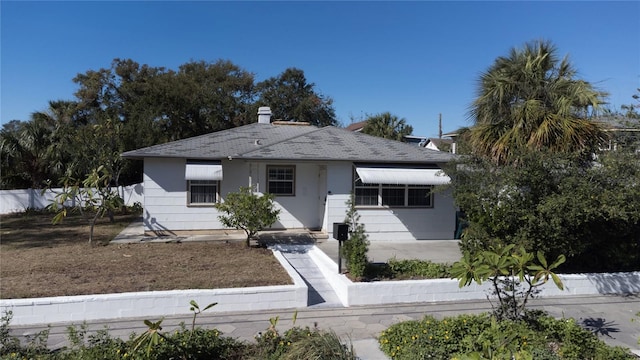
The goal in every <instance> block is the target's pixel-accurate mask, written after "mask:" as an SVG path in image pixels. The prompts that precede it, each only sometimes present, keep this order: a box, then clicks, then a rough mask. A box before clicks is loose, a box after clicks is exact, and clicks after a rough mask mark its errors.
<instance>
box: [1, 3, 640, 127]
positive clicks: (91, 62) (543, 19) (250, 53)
mask: <svg viewBox="0 0 640 360" xmlns="http://www.w3.org/2000/svg"><path fill="white" fill-rule="evenodd" d="M0 14H1V19H0V20H1V22H0V24H1V25H0V27H1V54H0V61H1V63H0V75H1V80H0V85H1V86H0V90H1V94H0V106H1V108H0V121H1V122H2V123H5V122H8V121H10V120H13V119H19V120H27V119H28V118H29V115H30V114H31V113H32V112H34V111H42V110H45V109H46V107H47V105H48V101H49V100H59V99H65V100H72V99H74V97H73V93H74V92H75V91H76V89H77V87H76V86H75V84H74V83H73V82H72V79H73V77H74V76H75V75H76V74H78V73H84V72H86V71H87V70H97V69H99V68H108V67H110V64H111V61H112V60H113V59H114V58H130V59H133V60H134V61H136V62H138V63H140V64H148V65H151V66H163V67H166V68H172V69H176V68H177V67H178V66H179V65H180V64H183V63H185V62H188V61H190V60H198V61H199V60H205V61H211V62H214V61H216V60H218V59H228V60H231V61H232V62H233V63H235V64H237V65H239V66H241V67H242V68H244V69H245V70H248V71H250V72H252V73H254V74H255V77H256V80H257V81H260V80H264V79H265V78H268V77H272V76H276V75H278V74H279V73H281V72H282V71H284V70H285V69H286V68H288V67H297V68H300V69H302V70H304V72H305V75H306V77H307V80H308V81H310V82H313V83H315V84H316V89H317V90H318V91H319V92H321V93H323V94H324V95H327V96H330V97H332V98H333V99H334V106H335V109H336V114H337V117H338V120H339V121H340V122H341V123H342V124H344V125H348V124H349V123H350V122H351V119H352V118H355V119H356V120H359V119H360V118H362V117H363V116H365V115H366V114H375V113H379V112H383V111H389V112H391V113H393V114H395V115H397V116H399V117H403V118H405V119H406V120H407V122H408V123H409V124H410V125H412V126H413V127H414V134H415V135H421V136H437V134H438V116H439V114H442V119H443V128H444V129H443V130H444V131H445V132H446V131H450V130H454V129H456V128H458V127H460V126H466V125H470V124H471V121H470V119H468V117H467V111H468V107H469V105H470V103H471V102H472V101H473V98H474V96H475V91H476V81H477V79H478V77H479V75H480V73H481V72H482V71H484V70H486V69H487V68H488V67H489V66H490V65H491V64H492V62H493V61H494V60H495V58H496V57H498V56H501V55H506V54H507V53H508V51H509V49H511V48H512V47H520V46H522V44H524V43H525V42H527V41H531V40H535V39H548V40H551V41H553V42H554V44H555V45H556V46H557V48H558V50H559V54H560V55H561V56H564V55H569V58H570V60H571V61H572V63H573V64H574V65H575V67H576V68H577V69H578V70H579V77H580V78H582V79H585V80H587V81H589V82H591V83H593V84H594V85H596V86H597V87H598V88H599V89H601V90H605V91H607V92H609V93H610V95H611V96H610V97H609V101H610V103H611V105H610V106H612V107H614V108H619V107H620V105H623V104H629V103H632V102H633V99H632V98H631V96H632V95H633V94H634V93H635V90H636V89H637V88H639V87H640V2H638V1H630V2H435V1H424V2H268V1H262V2H233V3H232V2H205V1H197V2H168V1H163V2H159V1H158V2H156V1H144V2H132V1H122V2H114V1H84V2H83V1H74V2H58V1H46V2H27V1H19V2H18V1H7V0H2V1H1V2H0Z"/></svg>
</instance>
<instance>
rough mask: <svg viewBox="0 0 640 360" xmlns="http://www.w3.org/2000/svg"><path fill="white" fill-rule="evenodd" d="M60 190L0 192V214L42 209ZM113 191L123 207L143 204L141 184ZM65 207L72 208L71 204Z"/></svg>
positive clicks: (120, 187) (72, 204)
mask: <svg viewBox="0 0 640 360" xmlns="http://www.w3.org/2000/svg"><path fill="white" fill-rule="evenodd" d="M61 190H62V189H60V188H54V189H48V190H46V191H45V193H44V194H43V193H42V190H41V189H20V190H0V214H3V215H4V214H11V213H16V212H23V211H25V210H27V209H44V208H45V207H47V206H48V205H49V204H51V203H52V202H53V201H54V200H55V197H56V194H58V193H60V192H61ZM114 190H115V191H117V192H118V194H120V196H121V197H122V199H123V200H124V203H125V205H127V206H131V205H133V204H135V203H136V202H139V203H140V204H143V203H144V195H143V189H142V184H135V185H129V186H119V187H118V188H117V189H114ZM65 205H68V206H74V205H75V204H74V203H73V202H67V203H66V204H65Z"/></svg>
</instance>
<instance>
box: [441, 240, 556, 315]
mask: <svg viewBox="0 0 640 360" xmlns="http://www.w3.org/2000/svg"><path fill="white" fill-rule="evenodd" d="M564 261H565V256H564V255H560V256H558V258H557V259H556V260H555V261H554V262H553V263H549V262H547V259H546V258H545V257H544V255H543V254H542V252H540V251H538V252H537V254H536V255H534V254H533V253H531V252H528V251H526V250H525V249H524V247H522V246H520V247H518V248H516V247H515V245H513V244H511V245H507V246H504V247H497V248H492V249H491V250H485V251H481V252H477V253H475V254H474V255H471V254H470V253H469V252H465V254H464V256H463V257H462V259H460V260H459V261H457V262H456V263H454V264H453V267H452V269H451V275H452V276H453V277H454V278H456V279H458V280H459V286H460V287H463V286H467V285H470V284H471V283H472V282H474V281H475V282H476V283H478V284H481V283H482V282H484V281H487V280H489V281H490V282H491V285H492V288H493V295H495V296H496V298H497V300H498V306H493V304H491V305H492V307H493V313H494V315H495V316H496V318H498V319H499V320H502V319H510V320H518V319H521V318H523V317H524V316H525V315H526V305H527V301H528V300H529V299H530V298H532V297H533V296H535V294H536V293H538V292H539V287H540V286H542V285H544V284H546V283H547V282H548V281H549V280H550V279H551V280H553V283H554V284H555V285H556V286H557V287H558V289H560V290H564V285H563V284H562V280H560V278H559V277H558V275H556V274H555V273H554V272H553V270H555V269H557V268H558V266H560V265H561V264H562V263H564ZM489 301H491V300H490V299H489Z"/></svg>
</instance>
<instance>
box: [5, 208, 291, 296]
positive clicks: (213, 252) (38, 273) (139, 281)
mask: <svg viewBox="0 0 640 360" xmlns="http://www.w3.org/2000/svg"><path fill="white" fill-rule="evenodd" d="M51 218H52V215H51V214H31V215H10V216H0V239H1V242H0V279H1V281H0V298H4V299H7V298H27V297H44V296H61V295H84V294H104V293H121V292H130V291H151V290H174V289H217V288H230V287H248V286H267V285H283V284H291V279H290V277H289V276H288V274H287V272H286V271H285V270H284V269H283V268H282V267H281V266H280V263H279V262H278V260H277V259H276V258H275V257H274V256H273V254H272V252H271V251H270V250H267V249H263V248H249V249H248V248H246V247H245V246H244V244H243V243H218V242H189V243H153V244H150V243H147V244H109V245H105V244H107V243H108V241H109V240H110V239H112V238H113V237H114V236H115V235H117V234H118V233H119V232H120V231H121V230H122V229H123V228H124V227H126V226H127V225H128V224H129V223H130V222H131V221H133V220H134V219H136V218H137V216H136V215H119V216H117V217H116V222H115V223H109V221H108V219H101V220H100V221H99V223H98V225H97V226H96V229H95V235H94V236H95V237H94V241H95V242H96V245H93V246H91V245H89V244H88V243H87V240H88V234H89V232H88V231H89V228H88V225H86V221H85V220H84V219H83V218H82V217H80V216H73V217H71V218H68V219H65V220H64V221H63V222H62V223H60V224H57V225H52V224H51Z"/></svg>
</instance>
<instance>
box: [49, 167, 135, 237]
mask: <svg viewBox="0 0 640 360" xmlns="http://www.w3.org/2000/svg"><path fill="white" fill-rule="evenodd" d="M112 179H113V176H112V174H111V172H110V171H109V170H108V169H107V168H106V167H104V166H99V167H98V168H96V169H93V170H92V171H91V173H89V174H88V175H87V177H86V178H85V179H84V180H83V181H82V182H80V181H77V180H76V179H73V178H71V177H67V178H66V179H65V180H64V187H63V188H62V191H61V192H60V193H59V194H57V195H56V198H55V201H53V202H52V203H51V204H50V205H49V206H48V207H47V208H48V209H49V210H52V211H54V212H55V213H56V215H55V216H54V217H53V223H54V224H57V223H59V222H61V221H62V220H63V219H64V218H65V217H66V216H67V213H68V211H69V210H71V211H78V212H79V213H80V214H82V216H83V217H84V218H85V219H87V220H88V222H89V227H90V230H89V244H91V243H92V241H93V229H94V227H95V225H96V221H98V219H99V218H101V217H103V216H104V215H105V214H113V212H114V211H115V210H117V209H120V208H121V207H122V206H123V205H124V201H123V200H122V198H121V197H120V196H119V195H118V194H117V193H116V192H114V191H113V189H112V187H111V181H112ZM68 201H73V203H74V206H73V207H71V208H69V207H67V206H65V203H67V202H68ZM87 210H88V211H89V212H93V213H94V214H93V216H92V217H89V215H88V213H87Z"/></svg>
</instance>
